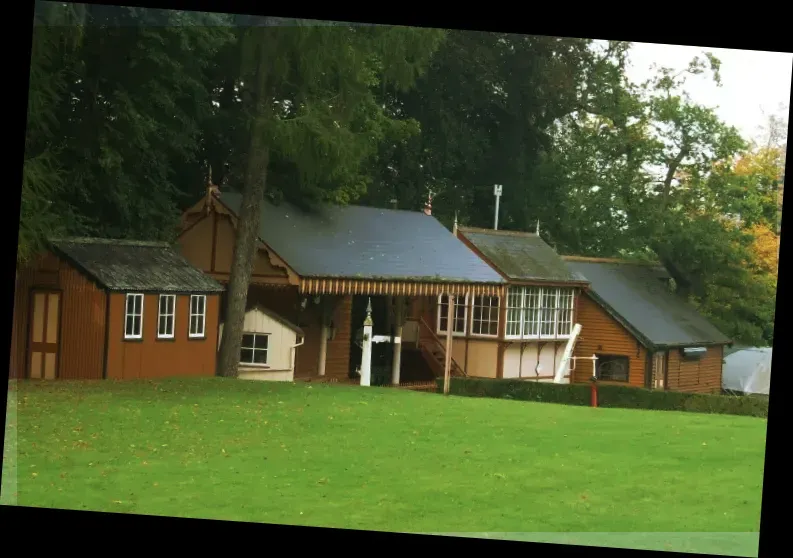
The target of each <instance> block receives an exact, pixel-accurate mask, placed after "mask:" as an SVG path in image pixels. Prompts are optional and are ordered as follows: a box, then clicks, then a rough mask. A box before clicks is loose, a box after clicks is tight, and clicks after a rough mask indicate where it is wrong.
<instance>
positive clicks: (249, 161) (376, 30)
mask: <svg viewBox="0 0 793 558" xmlns="http://www.w3.org/2000/svg"><path fill="white" fill-rule="evenodd" d="M442 37H443V34H442V32H439V31H435V30H419V29H409V28H402V27H380V26H361V25H346V24H332V23H329V24H317V23H312V22H305V21H294V20H282V19H276V18H263V19H262V20H254V21H252V22H250V23H249V25H248V26H247V28H246V29H245V30H244V31H243V33H242V34H241V37H240V49H241V60H242V63H241V65H240V68H241V77H242V79H241V80H240V85H241V86H242V91H241V98H242V102H243V104H244V107H245V108H244V111H245V115H246V116H245V117H246V119H247V121H248V122H249V126H248V130H247V136H248V146H247V149H246V150H245V151H243V152H242V153H241V154H240V155H241V157H238V158H237V159H236V163H237V165H239V167H238V168H239V169H241V172H240V173H239V174H241V175H242V204H241V208H240V215H239V224H238V227H237V231H236V239H235V247H234V255H233V259H232V268H231V274H230V277H229V285H228V291H227V307H226V312H225V325H224V335H223V338H222V340H221V345H220V352H219V356H218V370H219V373H220V374H221V375H225V376H236V374H237V365H238V362H239V358H238V357H239V350H240V345H241V342H242V325H243V320H244V313H245V304H246V300H247V294H248V285H249V282H250V276H251V271H252V266H253V258H254V253H255V244H256V231H257V230H258V227H259V219H260V208H261V202H262V196H263V195H264V193H265V191H266V189H267V184H268V177H269V175H270V173H271V172H273V171H276V172H279V174H280V176H286V177H289V178H291V179H292V181H291V184H290V186H291V190H292V192H288V191H287V192H286V193H287V195H292V196H294V195H295V194H294V193H295V192H297V193H298V194H299V195H300V197H302V198H303V201H304V202H306V203H307V205H311V203H312V202H318V201H333V202H336V203H346V202H348V201H349V200H351V199H355V198H357V197H359V196H360V195H361V194H362V193H364V192H365V190H366V186H367V183H368V177H367V175H366V172H365V171H366V169H365V167H363V163H364V162H365V161H367V160H369V159H370V158H371V157H373V156H375V155H376V153H377V148H378V145H379V142H380V141H382V140H383V139H384V138H387V137H395V136H400V135H404V134H406V133H410V132H411V131H416V130H417V126H416V124H415V122H413V121H411V120H407V119H399V118H392V117H390V116H389V115H387V114H386V113H385V112H384V110H383V107H382V105H381V104H380V103H378V101H377V98H376V96H375V91H377V90H378V88H379V89H382V88H394V89H395V90H405V89H407V88H409V87H410V86H411V85H412V84H413V82H414V81H415V79H416V77H417V76H418V75H419V74H420V73H421V72H422V71H423V69H424V67H425V66H426V64H427V62H428V61H429V58H430V57H431V55H432V53H433V51H434V50H435V48H436V46H437V44H438V43H439V42H440V40H441V39H442ZM232 174H233V169H232ZM285 190H286V189H285V188H284V189H282V190H281V193H282V194H283V193H285V192H284V191H285Z"/></svg>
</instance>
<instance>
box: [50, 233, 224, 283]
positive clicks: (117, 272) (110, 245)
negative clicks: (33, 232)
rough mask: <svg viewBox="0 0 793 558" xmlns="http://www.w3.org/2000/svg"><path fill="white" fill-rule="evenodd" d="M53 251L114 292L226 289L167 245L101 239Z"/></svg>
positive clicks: (62, 243) (64, 243)
mask: <svg viewBox="0 0 793 558" xmlns="http://www.w3.org/2000/svg"><path fill="white" fill-rule="evenodd" d="M50 245H51V247H52V249H53V251H54V252H55V253H56V254H57V255H58V256H61V257H63V258H64V259H65V260H67V261H68V262H69V263H71V264H72V265H74V266H75V267H76V268H77V269H78V270H80V271H81V272H82V273H84V274H85V275H87V276H88V277H89V278H91V279H93V280H94V281H95V282H96V283H97V284H99V285H100V286H101V287H103V288H105V289H108V290H111V291H141V292H161V293H167V292H173V293H217V292H221V291H223V286H222V285H221V284H220V283H218V282H217V281H215V280H214V279H212V278H211V277H209V276H207V275H205V274H204V273H203V272H202V271H201V270H199V269H197V268H196V267H194V266H192V265H191V264H190V263H189V262H188V261H187V260H186V259H184V258H183V257H182V256H181V254H179V252H177V251H176V250H175V249H174V248H172V247H171V246H170V245H169V244H167V243H164V242H144V241H135V240H115V239H102V238H65V239H54V240H51V241H50Z"/></svg>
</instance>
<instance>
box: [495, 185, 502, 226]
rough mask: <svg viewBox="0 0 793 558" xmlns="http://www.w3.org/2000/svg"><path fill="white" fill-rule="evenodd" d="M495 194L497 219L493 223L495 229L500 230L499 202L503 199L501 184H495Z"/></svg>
mask: <svg viewBox="0 0 793 558" xmlns="http://www.w3.org/2000/svg"><path fill="white" fill-rule="evenodd" d="M493 195H494V196H496V219H495V223H494V224H493V229H494V230H498V202H499V201H500V200H501V184H496V185H495V186H493Z"/></svg>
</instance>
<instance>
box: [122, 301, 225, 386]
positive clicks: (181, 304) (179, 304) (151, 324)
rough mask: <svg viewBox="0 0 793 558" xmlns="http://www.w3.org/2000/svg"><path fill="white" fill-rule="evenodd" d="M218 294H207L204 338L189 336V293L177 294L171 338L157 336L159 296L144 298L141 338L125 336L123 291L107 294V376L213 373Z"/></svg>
mask: <svg viewBox="0 0 793 558" xmlns="http://www.w3.org/2000/svg"><path fill="white" fill-rule="evenodd" d="M219 298H220V297H219V296H218V295H207V305H206V328H205V331H206V333H207V336H206V338H204V339H189V338H188V326H189V323H188V322H189V305H190V296H189V295H178V296H177V297H176V319H175V327H174V335H175V338H174V339H168V340H159V339H157V310H158V309H157V306H158V304H159V296H158V295H157V294H147V295H145V296H144V302H143V339H142V340H135V341H125V340H124V305H125V302H126V298H125V295H124V294H123V293H113V294H111V295H110V324H109V333H108V357H107V377H108V378H113V379H125V380H131V379H137V378H163V377H166V376H214V374H215V365H216V359H217V331H218V310H219Z"/></svg>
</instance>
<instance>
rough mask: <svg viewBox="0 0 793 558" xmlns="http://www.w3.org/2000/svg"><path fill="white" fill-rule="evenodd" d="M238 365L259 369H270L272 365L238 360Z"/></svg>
mask: <svg viewBox="0 0 793 558" xmlns="http://www.w3.org/2000/svg"><path fill="white" fill-rule="evenodd" d="M238 366H242V367H244V368H256V369H259V370H270V369H272V366H270V365H269V364H258V363H252V362H240V363H239V364H238Z"/></svg>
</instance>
